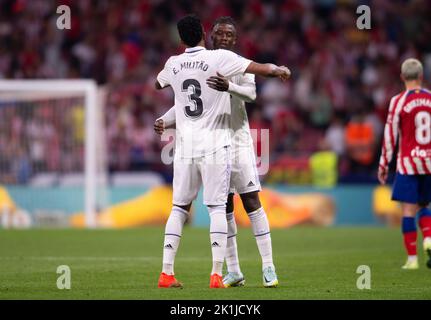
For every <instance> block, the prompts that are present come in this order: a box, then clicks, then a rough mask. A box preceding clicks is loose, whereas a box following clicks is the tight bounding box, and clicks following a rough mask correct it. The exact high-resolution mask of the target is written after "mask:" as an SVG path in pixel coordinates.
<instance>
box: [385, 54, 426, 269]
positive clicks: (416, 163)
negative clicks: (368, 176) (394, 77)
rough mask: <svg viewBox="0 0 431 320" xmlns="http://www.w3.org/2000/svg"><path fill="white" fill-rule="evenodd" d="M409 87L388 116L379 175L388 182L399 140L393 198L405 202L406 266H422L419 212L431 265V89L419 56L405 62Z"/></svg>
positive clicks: (403, 68)
mask: <svg viewBox="0 0 431 320" xmlns="http://www.w3.org/2000/svg"><path fill="white" fill-rule="evenodd" d="M401 79H402V80H403V82H404V84H405V88H406V90H405V91H403V92H401V93H400V94H398V95H396V96H394V97H393V98H392V99H391V102H390V105H389V113H388V117H387V120H386V125H385V131H384V139H383V145H382V154H381V157H380V163H379V170H378V179H379V181H380V183H381V184H385V183H386V180H387V177H388V166H389V163H390V161H391V160H392V156H393V153H394V150H395V146H396V143H397V140H398V155H397V174H396V177H395V181H394V186H393V193H392V200H396V201H399V202H401V206H402V212H403V220H402V232H403V236H404V245H405V247H406V250H407V254H408V258H407V262H406V263H405V265H404V266H403V269H409V270H412V269H417V268H419V264H418V258H417V251H416V240H417V232H416V216H418V220H419V226H420V229H421V231H422V235H423V248H424V250H425V252H426V253H427V255H428V261H427V266H428V267H429V268H431V211H430V209H429V208H428V205H429V203H430V202H431V91H429V90H427V89H425V88H423V87H422V81H423V67H422V64H421V63H420V61H418V60H416V59H407V60H406V61H404V62H403V64H402V66H401Z"/></svg>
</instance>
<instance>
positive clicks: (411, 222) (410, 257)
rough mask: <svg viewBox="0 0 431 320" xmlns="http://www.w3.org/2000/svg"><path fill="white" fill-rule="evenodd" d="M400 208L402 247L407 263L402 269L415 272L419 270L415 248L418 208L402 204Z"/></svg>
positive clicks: (409, 204) (415, 205)
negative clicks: (404, 250)
mask: <svg viewBox="0 0 431 320" xmlns="http://www.w3.org/2000/svg"><path fill="white" fill-rule="evenodd" d="M401 208H402V211H403V220H402V232H403V237H404V246H405V248H406V251H407V261H406V263H405V264H404V265H403V267H402V268H403V269H405V270H416V269H418V268H419V264H418V256H417V248H416V240H417V230H416V213H417V212H418V209H419V206H418V205H417V204H411V203H406V202H402V203H401Z"/></svg>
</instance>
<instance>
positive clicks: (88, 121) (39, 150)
mask: <svg viewBox="0 0 431 320" xmlns="http://www.w3.org/2000/svg"><path fill="white" fill-rule="evenodd" d="M103 99H104V94H103V91H102V90H101V89H98V87H97V85H96V83H95V82H94V81H92V80H0V187H1V188H2V190H3V191H1V190H0V194H1V193H2V192H3V194H6V196H3V197H1V196H0V215H2V216H3V217H2V219H1V220H0V222H1V221H3V223H5V222H4V221H8V220H7V219H6V216H7V215H8V214H10V211H11V210H12V209H14V210H16V209H17V208H19V209H20V210H22V211H24V212H26V213H28V216H29V217H30V218H31V220H32V221H33V222H34V224H36V225H47V224H50V225H51V224H55V225H62V226H66V225H67V221H68V217H69V216H70V215H71V214H73V213H76V212H84V213H85V215H84V217H85V226H87V227H91V228H92V227H96V221H97V219H96V218H97V217H96V215H97V212H98V211H99V210H103V209H104V208H106V207H107V205H108V197H107V191H106V190H107V167H106V143H105V142H104V137H105V135H104V121H103V112H102V107H103ZM8 197H9V200H10V202H13V204H12V205H9V206H8V205H7V200H4V198H8ZM2 198H3V200H2ZM11 207H13V208H11Z"/></svg>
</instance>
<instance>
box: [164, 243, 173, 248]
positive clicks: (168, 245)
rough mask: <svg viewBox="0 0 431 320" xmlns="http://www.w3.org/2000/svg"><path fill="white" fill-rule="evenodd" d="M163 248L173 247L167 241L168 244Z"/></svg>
mask: <svg viewBox="0 0 431 320" xmlns="http://www.w3.org/2000/svg"><path fill="white" fill-rule="evenodd" d="M165 249H173V247H172V245H171V244H170V243H168V244H167V245H166V246H165Z"/></svg>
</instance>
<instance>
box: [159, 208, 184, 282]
mask: <svg viewBox="0 0 431 320" xmlns="http://www.w3.org/2000/svg"><path fill="white" fill-rule="evenodd" d="M187 217H188V212H187V211H186V210H184V209H181V208H179V207H177V206H173V207H172V211H171V214H170V215H169V218H168V221H167V222H166V227H165V240H164V243H163V269H162V272H164V273H166V274H168V275H172V274H174V261H175V255H176V254H177V249H178V246H179V244H180V239H181V235H182V232H183V227H184V223H185V222H186V220H187Z"/></svg>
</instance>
